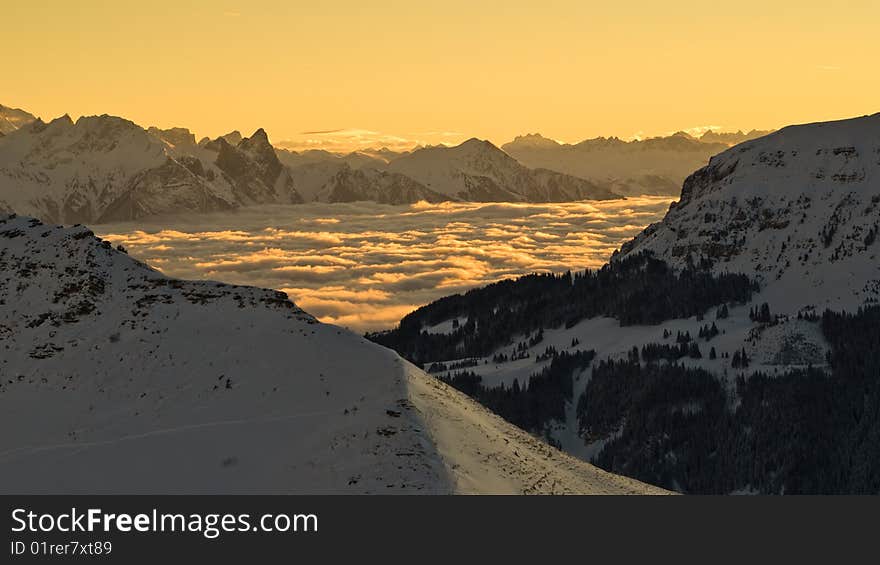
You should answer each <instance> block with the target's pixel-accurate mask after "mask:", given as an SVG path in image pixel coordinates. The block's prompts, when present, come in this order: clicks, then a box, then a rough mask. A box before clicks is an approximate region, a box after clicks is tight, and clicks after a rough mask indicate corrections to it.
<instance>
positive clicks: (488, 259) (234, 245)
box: [101, 197, 670, 330]
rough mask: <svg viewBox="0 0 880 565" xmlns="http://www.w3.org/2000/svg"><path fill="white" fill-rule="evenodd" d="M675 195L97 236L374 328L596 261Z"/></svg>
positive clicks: (418, 209)
mask: <svg viewBox="0 0 880 565" xmlns="http://www.w3.org/2000/svg"><path fill="white" fill-rule="evenodd" d="M669 200H670V199H669V198H658V197H653V198H629V199H627V200H611V201H602V202H569V203H562V204H525V203H475V202H454V203H453V202H444V203H441V204H427V203H419V204H415V205H412V206H400V207H397V206H383V205H379V204H371V203H365V202H359V203H354V204H317V203H316V204H308V205H300V206H296V207H284V206H259V207H254V208H248V209H243V210H238V211H236V212H235V213H226V214H205V215H199V216H196V217H189V218H186V219H170V220H162V219H161V218H153V219H146V220H142V221H139V222H138V223H136V224H133V223H121V224H106V225H103V226H101V228H102V230H103V233H101V235H102V236H103V237H106V238H107V239H108V240H110V241H111V242H113V243H114V244H117V243H121V244H122V245H124V246H125V247H126V249H128V251H129V253H131V254H132V255H133V256H134V257H137V258H139V259H142V260H144V261H146V262H147V263H149V264H151V265H153V266H155V267H157V268H159V269H161V270H162V271H164V272H165V273H167V274H169V275H172V276H175V277H180V278H189V279H205V278H207V279H214V280H220V281H224V282H228V283H234V284H248V285H255V286H261V287H267V288H275V289H278V290H282V291H284V292H287V293H288V295H289V296H290V297H291V298H292V299H293V300H294V301H295V302H296V303H297V304H299V305H300V306H301V307H303V308H305V309H306V310H307V311H308V312H309V313H311V314H313V315H315V316H317V317H318V318H320V319H321V320H323V321H325V322H330V323H336V324H340V325H344V326H348V327H351V328H353V329H357V330H367V329H381V328H388V327H392V326H394V325H395V324H396V323H397V322H398V321H399V320H400V318H401V317H403V316H404V315H405V314H407V313H408V312H410V311H412V310H414V309H415V308H417V307H419V306H421V305H423V304H426V303H428V302H431V301H432V300H436V299H437V298H440V297H442V296H446V295H448V294H454V293H457V292H462V291H464V290H467V289H469V288H473V287H474V286H478V285H482V284H487V283H490V282H494V281H497V280H500V279H503V278H507V277H514V276H517V275H521V274H524V273H530V272H535V271H563V270H566V269H583V268H586V267H599V266H601V265H602V264H603V263H604V262H605V261H607V260H608V257H609V256H610V255H611V253H612V252H613V251H614V250H615V249H616V248H617V247H618V246H619V245H620V244H621V243H622V242H623V241H626V240H627V239H629V238H631V237H633V236H634V235H635V234H637V233H638V232H639V231H640V230H641V229H642V228H643V227H644V226H646V225H647V224H649V223H651V222H655V221H657V220H659V219H660V218H661V217H662V216H663V214H664V213H665V211H666V210H667V208H668V206H669ZM267 226H269V227H267Z"/></svg>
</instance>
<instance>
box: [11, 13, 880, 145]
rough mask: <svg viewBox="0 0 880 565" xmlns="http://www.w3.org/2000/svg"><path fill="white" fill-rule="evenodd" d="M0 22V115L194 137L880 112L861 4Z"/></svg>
mask: <svg viewBox="0 0 880 565" xmlns="http://www.w3.org/2000/svg"><path fill="white" fill-rule="evenodd" d="M2 18H3V20H4V24H5V25H4V26H3V28H4V30H3V34H4V46H5V49H4V57H3V65H2V71H0V103H2V104H5V105H11V106H18V107H22V108H25V109H28V110H30V111H31V112H33V113H35V114H38V115H40V116H41V117H43V118H44V119H45V118H51V117H54V116H57V115H60V114H63V113H65V112H66V113H69V114H71V115H72V116H74V117H76V116H78V115H83V114H95V113H110V114H116V115H121V116H125V117H128V118H130V119H132V120H134V121H136V122H138V123H140V124H141V125H144V126H148V125H158V126H160V127H170V126H178V125H179V126H186V127H189V128H190V129H192V130H193V131H194V132H195V133H196V134H197V135H198V136H202V135H211V136H215V135H218V134H221V133H224V132H226V131H229V130H231V129H240V130H241V131H242V132H244V133H246V134H247V133H249V132H251V131H253V130H254V129H256V128H257V127H265V128H266V129H267V131H268V132H269V134H270V136H271V138H272V141H273V142H276V143H278V142H281V141H283V140H295V141H296V142H297V144H299V145H302V144H303V143H308V142H312V141H313V142H315V144H316V145H321V144H329V145H333V144H336V145H340V144H341V145H343V146H344V145H351V146H357V145H365V144H367V145H369V144H385V145H391V146H397V145H409V144H412V143H414V142H430V143H437V142H443V141H446V142H457V141H460V140H461V139H464V138H466V137H471V136H478V137H482V138H488V139H491V140H492V141H495V142H496V143H499V144H500V143H503V142H505V141H508V140H509V139H511V138H512V137H513V136H515V135H517V134H519V133H524V132H535V131H540V132H541V133H543V134H544V135H547V136H549V137H553V138H556V139H560V140H565V141H578V140H581V139H584V138H587V137H594V136H598V135H617V136H621V137H627V138H628V137H633V136H635V135H639V134H641V135H658V134H664V133H668V132H672V131H675V130H678V129H686V128H695V127H700V126H719V127H721V128H722V129H725V130H730V129H739V128H743V129H751V128H771V127H779V126H781V125H785V124H787V123H794V122H804V121H815V120H825V119H834V118H842V117H848V116H854V115H862V114H868V113H874V112H877V111H880V101H878V99H877V92H880V73H878V72H876V68H877V61H878V60H880V41H878V39H877V29H878V28H877V26H878V22H880V2H877V1H876V0H851V1H846V0H838V1H835V2H828V1H827V0H821V1H819V0H800V1H788V0H776V1H770V2H768V1H766V0H761V1H756V0H738V1H735V2H733V1H731V2H727V3H714V4H713V3H706V2H705V1H690V0H687V1H686V0H678V1H675V0H670V1H667V2H656V1H654V0H618V1H615V2H591V1H586V0H543V1H542V2H535V1H517V0H506V1H495V0H482V1H479V2H474V1H473V0H469V1H462V0H444V1H443V2H433V1H430V2H429V1H415V0H406V1H401V0H384V1H383V2H381V3H372V2H363V1H362V0H361V1H352V0H337V1H335V2H315V1H313V0H311V1H309V2H298V1H290V0H288V1H282V0H263V1H260V0H251V1H248V2H243V1H238V2H234V1H227V0H212V1H195V0H194V1H189V2H186V1H179V0H176V1H170V0H152V1H151V2H133V1H128V0H118V1H98V0H80V1H77V2H69V1H66V0H55V1H51V0H42V1H38V0H29V1H19V0H12V1H5V2H3V8H2ZM328 130H330V131H332V130H344V131H342V132H338V131H333V132H332V133H308V134H306V133H304V132H326V131H328Z"/></svg>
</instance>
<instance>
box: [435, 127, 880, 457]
mask: <svg viewBox="0 0 880 565" xmlns="http://www.w3.org/2000/svg"><path fill="white" fill-rule="evenodd" d="M878 226H880V114H877V115H874V116H868V117H862V118H857V119H852V120H844V121H838V122H828V123H818V124H807V125H802V126H792V127H788V128H785V129H782V130H780V131H778V132H775V133H772V134H770V135H768V136H766V137H762V138H758V139H755V140H751V141H747V142H745V143H743V144H741V145H738V146H736V147H733V148H730V149H728V150H726V151H724V152H723V153H721V154H719V155H717V156H715V157H713V158H712V159H711V161H710V163H709V165H708V166H706V167H704V168H702V169H700V170H698V171H697V172H695V173H693V174H692V175H691V176H690V177H688V179H687V180H686V181H685V182H684V186H683V189H682V193H681V200H680V201H679V202H678V203H676V204H674V205H673V206H672V207H671V209H670V211H669V213H668V214H667V216H666V217H665V219H664V220H663V221H662V222H660V223H658V224H655V225H652V226H649V227H648V228H646V229H645V230H644V231H643V232H642V233H641V234H640V235H638V236H637V237H636V238H635V239H634V240H632V241H631V242H629V243H627V244H625V245H624V246H623V247H622V249H621V251H620V252H618V253H616V254H615V256H614V258H612V260H619V259H622V258H624V257H627V256H630V255H633V254H636V253H640V252H643V251H649V252H651V253H652V254H653V255H654V256H655V257H657V258H660V259H663V260H665V261H666V262H668V263H669V264H670V265H672V266H673V267H675V268H678V269H681V268H683V267H685V266H686V265H687V264H688V263H689V262H693V263H694V264H696V265H701V264H708V265H711V269H712V270H713V271H714V272H715V273H725V272H727V273H743V274H746V275H747V276H748V277H749V278H751V279H753V280H755V281H757V282H758V283H759V288H760V290H759V291H757V292H756V293H755V294H754V295H753V296H752V299H751V301H749V302H747V303H744V304H734V303H731V304H728V305H727V307H729V312H726V315H725V316H718V315H717V313H718V312H717V308H716V307H713V308H710V309H709V310H707V311H705V312H702V313H700V314H699V315H697V316H692V317H690V318H687V319H668V320H664V321H663V322H662V323H660V324H658V325H629V326H622V325H621V323H620V322H619V321H618V320H616V319H612V318H604V317H597V318H591V319H582V320H580V321H578V322H577V323H573V324H571V325H570V327H565V326H561V327H545V328H543V331H542V338H541V339H540V340H539V341H538V342H537V343H535V344H534V345H532V344H530V343H529V342H530V338H531V337H532V336H533V335H534V334H533V333H522V334H520V335H516V336H514V337H513V338H512V339H511V342H510V343H508V344H507V345H504V346H502V347H498V348H496V349H495V350H494V351H491V352H488V353H487V354H486V355H484V356H482V357H479V358H476V360H475V361H476V362H475V363H473V362H472V363H468V364H467V365H466V367H467V370H468V371H471V372H474V373H476V374H478V375H479V376H480V377H481V378H482V384H483V385H484V386H486V387H496V386H499V385H504V386H505V387H511V386H512V385H513V383H514V380H517V381H518V382H519V384H520V385H521V386H522V385H524V383H527V382H529V379H530V377H531V376H533V375H535V374H537V373H539V372H540V371H541V370H542V369H544V368H546V367H548V366H549V365H550V360H549V359H546V360H542V361H537V359H538V358H539V356H541V355H542V354H543V353H544V352H545V351H546V350H547V348H553V349H555V350H557V351H559V352H569V353H573V352H575V351H577V350H594V351H595V352H596V356H595V360H596V361H597V362H598V361H603V360H606V359H609V358H610V359H627V358H628V356H629V354H630V353H631V352H632V349H633V348H634V347H635V348H637V349H639V350H641V349H642V347H643V346H645V345H649V344H660V345H668V346H673V347H674V346H675V345H676V336H677V335H678V334H679V333H681V334H686V333H687V334H689V335H690V336H691V337H693V339H694V342H696V343H697V344H698V346H699V348H700V350H701V356H700V357H699V358H691V357H689V356H685V357H682V358H681V359H679V360H677V361H676V362H677V363H680V364H682V365H685V366H690V367H699V368H703V369H706V370H707V371H709V372H710V373H711V374H713V375H715V376H716V377H717V378H718V379H719V381H721V382H722V383H723V384H724V385H725V386H726V387H727V390H729V391H731V394H732V395H733V396H734V397H735V393H734V392H733V391H735V386H736V385H735V379H736V378H737V377H740V376H744V377H748V376H750V375H752V374H755V373H758V372H760V373H762V374H764V375H770V376H773V375H777V374H783V373H785V372H786V371H788V370H789V369H792V368H802V369H803V368H807V367H814V368H821V369H826V370H827V369H828V366H827V359H826V353H828V351H829V350H830V346H829V344H828V343H827V341H826V339H825V337H824V335H823V333H822V329H821V327H820V324H819V323H818V322H816V321H814V320H811V318H813V317H814V315H817V314H821V313H822V312H823V311H824V310H825V309H826V308H829V309H831V310H835V311H840V310H847V311H850V312H853V311H855V310H856V309H857V308H858V307H859V306H861V305H866V304H876V303H877V302H878V300H880V261H878V251H880V242H877V241H876V238H877V236H878V235H880V233H878V232H880V230H878ZM764 303H767V304H768V305H769V308H770V311H771V312H772V320H771V321H769V322H765V321H760V320H754V319H752V316H750V313H751V310H753V309H755V310H757V309H758V308H759V307H760V306H761V305H763V304H764ZM719 306H720V305H719ZM800 314H804V315H805V316H804V318H803V319H801V317H800V316H799V315H800ZM449 316H450V317H449V318H448V319H446V320H434V322H435V323H434V324H433V325H432V326H430V327H425V328H424V329H425V330H426V331H428V332H429V333H435V334H436V333H449V332H450V331H451V328H452V324H453V321H454V320H457V321H458V324H457V325H458V326H460V327H464V326H465V325H466V323H467V320H468V312H467V311H450V312H449ZM709 325H714V326H715V327H716V328H717V330H718V335H716V336H713V337H711V338H706V339H704V338H702V337H698V336H699V334H700V331H701V329H702V328H704V327H709ZM520 343H522V344H524V345H526V344H528V347H524V348H523V349H516V350H515V347H516V346H517V344H520ZM713 349H714V350H715V352H716V353H717V355H716V356H714V358H711V357H710V355H709V353H710V350H713ZM740 351H744V352H745V353H746V355H747V357H748V359H749V364H748V366H747V367H741V366H735V365H734V364H733V363H732V356H733V355H734V354H735V353H737V352H740ZM516 355H519V356H522V357H525V358H517V359H514V357H515V356H516ZM502 356H506V357H507V358H510V359H514V360H501V361H499V360H498V359H500V358H501V357H502ZM432 361H433V360H428V363H426V364H425V366H426V367H429V366H430V365H431V362H432ZM437 361H444V362H445V363H447V364H448V365H450V366H452V365H454V364H455V363H456V362H460V361H463V360H461V359H445V358H444V359H437ZM594 366H595V364H594V365H593V367H594ZM593 367H588V368H586V369H585V370H583V371H582V372H580V373H579V374H576V375H574V390H573V395H572V397H573V399H574V401H573V402H571V403H569V405H568V406H567V408H566V418H565V421H562V422H558V423H557V424H556V425H555V426H554V427H553V429H552V430H550V435H551V437H553V439H554V440H556V441H558V442H559V443H560V444H561V445H562V446H563V448H564V449H565V450H566V451H567V452H568V453H571V454H573V455H576V456H578V457H580V458H583V459H586V460H590V459H591V458H592V457H593V456H595V455H596V454H597V453H598V452H599V451H600V450H601V449H602V447H603V445H604V444H605V443H606V442H607V441H608V440H609V439H611V437H613V434H612V436H608V437H602V438H599V439H598V441H596V440H595V438H594V439H592V440H587V439H585V438H584V437H582V436H581V435H580V432H579V427H578V421H577V417H576V413H575V407H576V404H577V399H579V398H580V397H581V395H582V394H583V393H584V391H585V389H586V387H587V384H588V383H589V381H590V378H591V375H592V370H593ZM445 372H446V369H438V370H437V373H438V374H445ZM658 425H659V424H658Z"/></svg>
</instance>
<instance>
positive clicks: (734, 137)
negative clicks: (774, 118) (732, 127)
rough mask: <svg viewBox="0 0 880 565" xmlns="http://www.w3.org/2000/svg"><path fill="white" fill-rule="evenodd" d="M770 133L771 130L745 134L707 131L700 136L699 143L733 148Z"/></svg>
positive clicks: (741, 132)
mask: <svg viewBox="0 0 880 565" xmlns="http://www.w3.org/2000/svg"><path fill="white" fill-rule="evenodd" d="M771 133H773V130H759V129H753V130H750V131H747V132H744V131H742V130H739V131H732V132H731V131H714V130H709V131H707V132H706V133H704V134H703V135H701V136H700V141H702V142H703V143H725V144H727V145H730V146H733V145H739V144H740V143H743V142H744V141H749V140H752V139H757V138H759V137H764V136H765V135H769V134H771Z"/></svg>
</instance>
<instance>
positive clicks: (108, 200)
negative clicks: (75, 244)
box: [0, 115, 301, 223]
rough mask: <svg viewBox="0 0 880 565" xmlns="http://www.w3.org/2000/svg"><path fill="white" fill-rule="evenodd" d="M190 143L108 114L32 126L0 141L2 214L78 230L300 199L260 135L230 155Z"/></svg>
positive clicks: (179, 132) (180, 134) (229, 149)
mask: <svg viewBox="0 0 880 565" xmlns="http://www.w3.org/2000/svg"><path fill="white" fill-rule="evenodd" d="M193 139H194V138H193V137H192V135H191V134H189V132H188V131H187V130H184V129H180V128H178V129H174V130H164V131H161V130H156V129H152V130H150V131H147V130H144V129H143V128H141V127H140V126H138V125H136V124H134V123H133V122H130V121H128V120H124V119H122V118H117V117H113V116H106V115H104V116H89V117H82V118H80V119H78V120H77V121H76V122H75V123H74V122H73V121H72V120H71V119H70V118H69V117H68V116H63V117H61V118H57V119H55V120H52V121H51V122H50V123H48V124H46V123H44V122H42V121H41V120H37V121H35V122H33V123H31V124H28V125H26V126H24V127H22V128H20V129H18V130H16V131H14V132H12V133H10V134H8V135H6V136H5V137H3V138H0V209H5V210H12V211H16V212H19V213H26V214H32V215H36V216H39V217H40V218H43V219H45V220H47V221H55V222H66V223H79V222H103V221H114V220H127V219H136V218H140V217H143V216H148V215H152V214H161V213H182V212H206V211H213V210H222V209H228V208H233V207H236V206H239V205H242V204H250V203H266V202H281V203H289V202H299V201H301V197H300V196H299V195H298V193H297V192H296V190H295V188H294V187H293V183H292V180H291V179H290V175H289V173H287V172H286V170H285V169H284V167H282V166H281V164H280V163H279V162H278V159H277V157H276V156H275V153H274V150H273V149H272V146H271V145H270V144H269V141H268V138H267V137H266V134H265V132H263V131H262V130H258V131H257V132H256V133H255V134H254V135H253V136H252V137H251V138H248V139H245V140H242V141H241V142H240V143H239V144H238V145H237V146H236V147H233V146H231V145H229V144H228V143H226V142H225V141H217V142H215V143H212V144H207V145H205V146H204V147H199V146H196V145H195V144H194V143H193Z"/></svg>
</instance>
